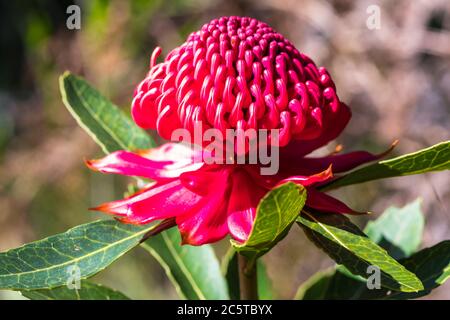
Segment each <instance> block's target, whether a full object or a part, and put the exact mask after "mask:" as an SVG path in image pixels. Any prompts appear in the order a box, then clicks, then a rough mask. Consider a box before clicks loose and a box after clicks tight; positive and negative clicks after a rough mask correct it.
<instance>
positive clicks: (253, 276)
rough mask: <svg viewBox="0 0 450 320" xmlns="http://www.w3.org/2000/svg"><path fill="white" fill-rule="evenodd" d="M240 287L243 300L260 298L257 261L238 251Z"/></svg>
mask: <svg viewBox="0 0 450 320" xmlns="http://www.w3.org/2000/svg"><path fill="white" fill-rule="evenodd" d="M238 264H239V288H240V296H241V300H258V281H257V269H256V261H251V260H249V259H248V258H247V257H245V256H243V255H241V254H240V253H238Z"/></svg>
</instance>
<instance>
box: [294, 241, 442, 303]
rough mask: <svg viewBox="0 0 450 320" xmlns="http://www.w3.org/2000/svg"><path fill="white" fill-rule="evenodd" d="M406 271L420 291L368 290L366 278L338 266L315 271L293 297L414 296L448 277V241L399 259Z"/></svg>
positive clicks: (419, 295)
mask: <svg viewBox="0 0 450 320" xmlns="http://www.w3.org/2000/svg"><path fill="white" fill-rule="evenodd" d="M400 263H402V264H403V265H404V266H405V267H406V268H407V269H408V270H409V271H411V272H413V273H415V274H416V275H417V276H418V278H419V279H420V280H421V281H422V283H423V285H424V289H423V290H421V291H419V292H409V293H405V292H400V291H391V290H387V289H385V288H381V289H378V290H369V289H368V288H367V286H366V283H365V282H361V281H358V280H357V279H355V278H354V277H351V276H349V275H348V274H346V273H345V272H344V271H343V270H341V269H340V268H337V269H336V270H328V271H327V272H326V273H320V272H318V273H317V274H315V275H314V276H313V277H311V278H310V279H309V280H308V281H306V282H305V283H304V284H303V285H302V286H301V287H300V288H299V290H298V292H297V295H296V299H312V300H316V299H339V300H342V299H346V300H348V299H395V300H400V299H415V298H420V297H423V296H425V295H427V294H429V293H430V292H431V291H432V290H433V289H434V288H436V287H438V286H439V285H442V284H443V283H444V282H445V281H446V280H447V279H448V278H449V277H450V241H443V242H441V243H439V244H437V245H435V246H433V247H431V248H427V249H424V250H421V251H419V252H417V253H416V254H414V255H412V256H411V257H409V258H406V259H403V260H400Z"/></svg>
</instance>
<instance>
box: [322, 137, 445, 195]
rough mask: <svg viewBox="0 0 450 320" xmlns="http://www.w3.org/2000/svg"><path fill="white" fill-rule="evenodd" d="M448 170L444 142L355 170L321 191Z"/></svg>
mask: <svg viewBox="0 0 450 320" xmlns="http://www.w3.org/2000/svg"><path fill="white" fill-rule="evenodd" d="M449 169H450V141H444V142H441V143H438V144H436V145H434V146H432V147H429V148H426V149H423V150H420V151H417V152H414V153H410V154H405V155H402V156H400V157H397V158H393V159H389V160H383V161H380V162H378V163H375V164H372V165H369V166H366V167H364V168H361V169H358V170H355V171H353V172H350V173H349V174H347V175H344V176H343V177H341V178H339V179H336V180H334V181H332V182H330V183H329V184H327V185H325V186H324V187H323V188H322V189H323V190H329V189H334V188H338V187H343V186H347V185H351V184H356V183H362V182H366V181H371V180H377V179H385V178H391V177H399V176H407V175H412V174H420V173H425V172H431V171H441V170H449Z"/></svg>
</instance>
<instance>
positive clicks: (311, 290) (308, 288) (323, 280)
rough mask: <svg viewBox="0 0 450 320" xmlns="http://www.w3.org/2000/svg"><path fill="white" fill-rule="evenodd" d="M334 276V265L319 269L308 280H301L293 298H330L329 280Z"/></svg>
mask: <svg viewBox="0 0 450 320" xmlns="http://www.w3.org/2000/svg"><path fill="white" fill-rule="evenodd" d="M334 276H336V269H335V268H334V267H332V268H329V269H327V270H321V271H318V272H316V273H315V274H314V275H312V276H311V277H310V278H309V279H308V280H306V281H305V282H303V283H302V284H301V285H300V287H299V288H298V289H297V293H296V294H295V297H294V299H295V300H323V299H330V297H328V296H327V295H329V293H330V290H329V288H330V287H333V286H332V285H331V281H332V279H333V277H334Z"/></svg>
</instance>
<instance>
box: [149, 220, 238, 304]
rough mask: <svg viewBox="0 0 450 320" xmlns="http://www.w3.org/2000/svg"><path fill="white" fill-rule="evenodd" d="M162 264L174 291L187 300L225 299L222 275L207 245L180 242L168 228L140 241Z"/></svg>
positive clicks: (226, 296) (175, 232) (224, 284)
mask: <svg viewBox="0 0 450 320" xmlns="http://www.w3.org/2000/svg"><path fill="white" fill-rule="evenodd" d="M142 247H143V248H144V249H146V250H147V251H149V252H150V253H151V254H152V255H153V257H155V259H156V260H158V262H159V263H160V264H161V265H162V267H163V268H164V270H165V271H166V274H167V276H168V277H169V279H170V280H171V281H172V283H173V284H174V286H175V289H176V290H177V292H178V294H179V295H180V296H181V297H183V298H186V299H189V300H198V299H199V300H206V299H207V300H211V299H228V298H229V295H228V290H227V285H226V282H225V278H224V277H223V276H222V273H221V271H220V266H219V262H218V260H217V258H216V256H215V254H214V251H213V249H212V247H211V246H210V245H203V246H199V247H193V246H189V245H183V246H182V245H181V237H180V234H179V231H178V230H177V229H176V228H172V229H169V230H166V231H164V232H162V233H160V234H159V235H157V236H154V237H152V238H150V239H149V240H148V241H146V242H144V243H143V244H142Z"/></svg>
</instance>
